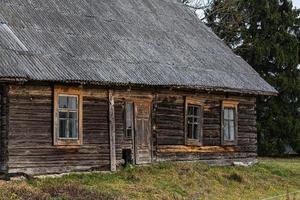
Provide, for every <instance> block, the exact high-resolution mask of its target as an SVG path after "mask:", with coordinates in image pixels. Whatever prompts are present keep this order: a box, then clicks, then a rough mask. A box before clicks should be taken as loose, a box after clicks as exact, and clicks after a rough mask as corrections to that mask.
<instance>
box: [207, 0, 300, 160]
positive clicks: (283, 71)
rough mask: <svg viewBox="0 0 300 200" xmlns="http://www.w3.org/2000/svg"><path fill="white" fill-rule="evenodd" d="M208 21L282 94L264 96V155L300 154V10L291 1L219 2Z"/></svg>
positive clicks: (210, 10)
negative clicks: (291, 151) (288, 150)
mask: <svg viewBox="0 0 300 200" xmlns="http://www.w3.org/2000/svg"><path fill="white" fill-rule="evenodd" d="M207 8H208V9H206V10H205V18H203V20H204V22H205V23H207V25H208V26H210V27H211V28H212V30H213V31H214V32H215V33H216V34H217V35H218V36H219V37H221V38H222V39H223V40H224V42H225V43H226V44H228V45H229V46H230V47H231V48H232V49H233V51H234V52H235V53H236V54H238V55H240V56H241V57H243V58H244V59H245V60H246V61H247V62H248V63H249V64H250V65H251V66H252V67H254V68H255V70H256V71H257V72H258V73H259V74H260V75H261V76H262V77H263V78H264V79H265V80H266V81H267V82H269V83H270V84H271V85H273V86H274V87H275V88H276V89H277V90H278V91H279V93H280V94H279V95H278V96H277V97H258V99H257V114H258V115H257V116H258V142H259V153H260V154H264V155H266V154H268V155H270V154H281V153H283V152H284V146H285V145H291V146H292V147H293V148H294V150H296V151H298V152H300V114H299V108H300V78H299V74H300V70H299V67H297V66H298V65H299V63H300V12H299V10H296V9H294V8H293V5H292V2H291V1H289V0H259V1H258V0H214V1H213V2H211V4H210V5H209V6H208V7H207Z"/></svg>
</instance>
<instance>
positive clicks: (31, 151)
mask: <svg viewBox="0 0 300 200" xmlns="http://www.w3.org/2000/svg"><path fill="white" fill-rule="evenodd" d="M82 93H83V145H82V146H80V147H76V148H75V147H74V148H64V147H57V146H54V145H53V87H52V86H49V85H45V86H36V85H11V86H9V89H8V91H7V98H6V95H4V96H3V98H2V104H1V143H0V153H1V155H2V154H5V156H0V163H1V164H2V165H3V163H5V164H4V165H3V167H4V168H5V167H6V166H7V168H8V172H9V173H27V174H47V173H61V172H69V171H87V170H110V167H111V166H110V140H109V120H108V116H109V113H108V112H109V105H108V91H107V89H101V88H98V89H96V88H83V89H82ZM113 95H114V112H115V134H116V148H115V149H116V163H117V165H118V166H120V164H121V163H122V149H131V150H132V153H133V152H134V147H133V143H134V141H133V138H126V137H125V134H124V125H125V124H124V120H125V117H124V109H125V107H124V103H125V102H126V101H133V100H134V99H138V101H143V100H147V101H150V102H152V127H153V129H152V134H153V139H152V141H153V148H152V149H153V161H165V160H180V161H190V160H203V161H205V162H207V163H209V164H219V165H220V164H230V163H232V161H252V160H254V159H255V158H256V155H257V154H256V151H257V146H256V141H257V136H256V112H255V97H245V96H244V97H241V96H229V97H228V96H225V95H213V94H199V95H195V94H192V93H187V92H178V91H177V92H175V91H168V90H166V91H151V90H144V91H139V90H130V91H129V90H128V91H127V90H113ZM186 96H193V97H194V98H196V99H197V98H198V99H199V101H201V102H202V103H203V105H204V112H203V117H204V119H203V147H197V148H196V147H190V146H186V145H185V101H186ZM224 99H233V100H236V101H238V102H239V107H238V130H239V131H238V138H237V145H236V146H234V147H232V148H231V147H230V148H228V147H222V146H221V103H222V100H224ZM7 122H9V124H7ZM3 137H4V139H3ZM5 137H8V140H6V143H7V145H5V144H6V143H5V142H4V141H5ZM7 141H8V142H7ZM5 158H6V159H5ZM5 161H7V162H5Z"/></svg>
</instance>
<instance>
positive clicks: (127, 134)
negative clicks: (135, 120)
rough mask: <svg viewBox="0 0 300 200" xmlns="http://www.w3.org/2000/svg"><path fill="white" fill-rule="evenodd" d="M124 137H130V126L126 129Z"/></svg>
mask: <svg viewBox="0 0 300 200" xmlns="http://www.w3.org/2000/svg"><path fill="white" fill-rule="evenodd" d="M126 137H132V129H131V128H128V129H126Z"/></svg>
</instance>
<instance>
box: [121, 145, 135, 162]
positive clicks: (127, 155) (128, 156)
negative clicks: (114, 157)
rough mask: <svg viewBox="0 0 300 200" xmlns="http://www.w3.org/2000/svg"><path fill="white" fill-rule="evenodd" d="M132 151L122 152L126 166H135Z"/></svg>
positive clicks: (125, 150)
mask: <svg viewBox="0 0 300 200" xmlns="http://www.w3.org/2000/svg"><path fill="white" fill-rule="evenodd" d="M131 153H132V151H131V149H123V150H122V159H123V160H124V163H123V164H124V166H126V165H128V164H133V160H132V154H131Z"/></svg>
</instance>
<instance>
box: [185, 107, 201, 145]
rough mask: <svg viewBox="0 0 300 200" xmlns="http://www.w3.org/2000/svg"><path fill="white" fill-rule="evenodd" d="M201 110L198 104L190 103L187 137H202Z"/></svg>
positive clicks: (197, 138)
mask: <svg viewBox="0 0 300 200" xmlns="http://www.w3.org/2000/svg"><path fill="white" fill-rule="evenodd" d="M200 111H201V107H200V106H197V105H188V112H187V138H188V139H195V140H199V137H200Z"/></svg>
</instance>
